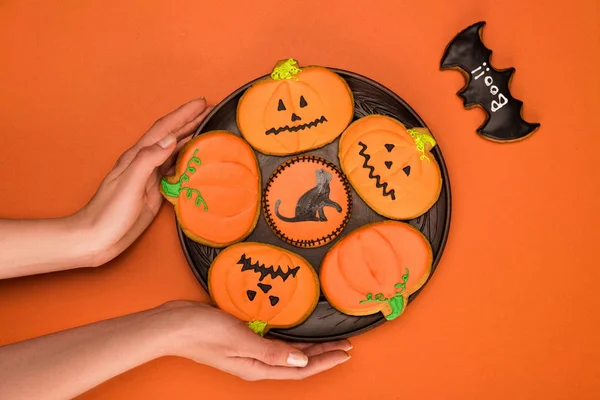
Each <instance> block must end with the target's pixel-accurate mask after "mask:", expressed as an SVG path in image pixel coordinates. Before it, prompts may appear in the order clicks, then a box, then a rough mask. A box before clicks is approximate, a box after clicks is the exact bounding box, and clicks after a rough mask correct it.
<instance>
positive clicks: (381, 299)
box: [359, 268, 408, 320]
mask: <svg viewBox="0 0 600 400" xmlns="http://www.w3.org/2000/svg"><path fill="white" fill-rule="evenodd" d="M407 281H408V268H407V269H406V272H405V273H404V275H402V282H400V283H397V284H395V285H394V288H396V289H400V290H397V291H396V293H395V294H394V295H393V296H392V297H389V298H388V297H385V295H384V294H383V293H377V294H375V296H373V293H368V294H367V298H366V299H365V300H361V301H360V302H359V303H360V304H365V303H388V304H389V305H390V307H391V308H392V312H391V313H390V314H389V315H386V316H385V318H386V319H388V320H392V319H395V318H396V317H397V316H399V315H400V314H402V310H403V309H404V297H402V294H403V293H404V291H405V290H406V282H407Z"/></svg>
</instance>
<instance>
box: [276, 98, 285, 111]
mask: <svg viewBox="0 0 600 400" xmlns="http://www.w3.org/2000/svg"><path fill="white" fill-rule="evenodd" d="M285 110H286V108H285V104H283V100H281V99H279V103H277V111H285Z"/></svg>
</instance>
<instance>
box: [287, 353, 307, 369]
mask: <svg viewBox="0 0 600 400" xmlns="http://www.w3.org/2000/svg"><path fill="white" fill-rule="evenodd" d="M287 363H288V365H291V366H294V367H306V364H308V357H306V355H305V354H303V353H300V352H299V351H293V352H291V353H290V355H289V356H288V358H287Z"/></svg>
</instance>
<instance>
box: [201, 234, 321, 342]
mask: <svg viewBox="0 0 600 400" xmlns="http://www.w3.org/2000/svg"><path fill="white" fill-rule="evenodd" d="M208 287H209V292H210V295H211V297H212V298H213V300H214V301H215V303H216V304H217V306H218V307H219V308H220V309H222V310H223V311H225V312H227V313H229V314H231V315H233V316H234V317H237V318H238V319H241V320H242V321H246V322H248V326H249V327H250V328H251V329H252V330H253V331H254V332H256V333H258V334H259V335H261V336H262V335H264V334H265V333H267V331H268V330H269V329H271V328H291V327H293V326H296V325H300V324H301V323H302V322H304V321H305V320H306V319H307V318H308V316H309V315H310V314H311V313H312V312H313V310H314V309H315V307H316V306H317V302H318V301H319V294H320V289H319V278H318V276H317V273H316V272H315V270H314V269H313V267H312V266H311V265H310V264H309V262H308V261H306V260H305V259H304V258H302V257H300V256H299V255H297V254H294V253H292V252H290V251H287V250H284V249H282V248H279V247H276V246H271V245H267V244H262V243H252V242H244V243H238V244H235V245H233V246H230V247H228V248H226V249H225V250H223V251H222V252H221V253H219V255H218V256H217V257H216V258H215V259H214V261H213V262H212V264H211V266H210V269H209V271H208Z"/></svg>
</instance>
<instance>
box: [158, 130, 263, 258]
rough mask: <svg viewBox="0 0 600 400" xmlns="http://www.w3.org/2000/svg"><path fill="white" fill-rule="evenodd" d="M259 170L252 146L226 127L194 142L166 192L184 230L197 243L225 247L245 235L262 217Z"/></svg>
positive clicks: (163, 188)
mask: <svg viewBox="0 0 600 400" xmlns="http://www.w3.org/2000/svg"><path fill="white" fill-rule="evenodd" d="M260 186H261V183H260V170H259V168H258V162H257V160H256V156H255V154H254V151H253V150H252V148H251V147H250V146H249V145H248V144H247V143H246V142H245V141H244V140H243V139H242V138H240V137H239V136H236V135H234V134H233V133H231V132H227V131H212V132H207V133H203V134H201V135H199V136H197V137H196V138H194V139H192V140H190V141H189V142H188V143H186V145H185V146H184V147H183V148H182V149H181V151H180V152H179V155H178V158H177V164H176V167H175V175H173V176H169V177H165V178H163V179H162V182H161V193H162V194H163V196H164V197H165V198H166V199H167V200H169V201H170V202H171V203H173V205H174V206H175V213H176V215H177V220H178V221H179V224H180V226H181V229H182V230H183V232H184V233H185V235H186V236H187V237H189V238H190V239H192V240H193V241H195V242H198V243H201V244H204V245H208V246H212V247H225V246H227V245H229V244H232V243H235V242H238V241H241V240H243V239H245V238H246V237H247V236H248V235H249V234H250V232H252V230H253V229H254V227H255V226H256V223H257V222H258V217H259V215H260V190H261V189H260Z"/></svg>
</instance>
